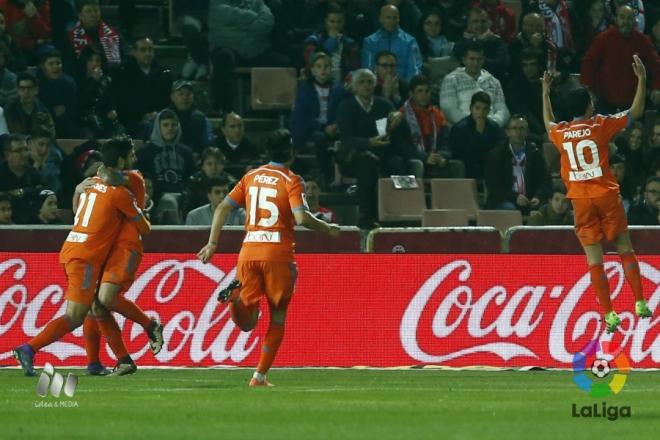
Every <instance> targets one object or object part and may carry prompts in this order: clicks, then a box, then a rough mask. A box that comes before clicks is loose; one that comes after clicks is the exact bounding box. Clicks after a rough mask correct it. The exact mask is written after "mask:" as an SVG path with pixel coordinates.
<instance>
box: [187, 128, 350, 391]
mask: <svg viewBox="0 0 660 440" xmlns="http://www.w3.org/2000/svg"><path fill="white" fill-rule="evenodd" d="M268 152H269V154H270V157H271V162H270V163H268V164H266V165H263V166H261V167H259V168H256V169H253V170H251V171H248V172H247V173H246V174H245V176H244V177H243V178H242V179H241V180H240V182H238V184H236V186H235V187H234V189H233V190H232V191H231V193H229V195H228V196H227V197H226V198H225V199H224V200H223V202H222V203H221V204H220V205H218V207H217V208H216V210H215V213H214V214H213V223H212V225H211V232H210V235H209V242H208V243H207V244H206V245H205V246H204V247H203V248H202V249H201V250H200V251H199V252H198V254H197V256H198V258H199V259H200V260H201V261H202V262H204V263H206V262H208V261H209V260H210V259H211V257H212V256H213V254H214V253H215V251H216V249H217V246H218V240H219V238H220V230H221V229H222V225H223V224H224V223H225V220H226V218H227V215H228V214H229V213H230V212H231V210H232V209H235V208H238V207H245V211H246V213H245V216H246V219H245V230H246V233H245V239H244V240H243V245H242V247H241V252H240V254H239V257H238V266H237V275H236V276H237V280H238V283H237V284H238V287H237V288H235V289H233V290H226V291H227V295H226V296H221V300H222V301H223V302H224V301H229V308H230V312H231V317H232V320H233V321H234V322H235V323H236V325H237V326H238V327H239V328H240V329H241V330H243V331H250V330H252V329H253V328H254V327H255V326H256V325H257V318H258V316H259V302H260V300H261V296H262V295H265V296H266V298H267V300H268V306H269V309H270V324H269V326H268V331H267V333H266V338H265V341H264V344H263V346H262V349H261V354H260V357H259V364H258V365H257V369H256V371H255V372H254V375H253V376H252V379H251V380H250V382H249V385H250V386H272V384H270V383H269V382H268V380H267V379H266V373H268V370H269V369H270V367H271V365H272V364H273V360H274V359H275V355H276V354H277V350H278V348H279V346H280V344H281V342H282V338H283V336H284V322H285V319H286V312H287V307H288V305H289V302H290V301H291V298H292V295H293V290H294V286H295V282H296V276H297V269H296V264H295V262H294V258H293V253H294V246H295V245H294V238H295V237H294V226H295V225H296V224H298V225H302V226H305V227H307V228H309V229H313V230H316V231H320V232H324V233H327V234H330V235H331V236H334V237H336V236H338V235H339V233H340V228H339V226H338V225H336V224H334V223H333V224H329V223H326V222H324V221H323V220H319V219H317V218H315V217H314V216H313V215H312V214H311V213H310V212H309V208H308V207H307V203H306V202H305V199H304V191H305V190H304V187H305V185H304V182H303V179H302V178H301V177H300V176H298V175H296V174H294V173H293V172H292V171H291V170H290V169H289V167H290V166H291V164H292V163H293V160H294V153H293V145H292V143H291V135H290V134H289V132H288V130H284V129H280V130H276V131H275V132H274V133H273V134H272V135H271V136H270V138H269V140H268Z"/></svg>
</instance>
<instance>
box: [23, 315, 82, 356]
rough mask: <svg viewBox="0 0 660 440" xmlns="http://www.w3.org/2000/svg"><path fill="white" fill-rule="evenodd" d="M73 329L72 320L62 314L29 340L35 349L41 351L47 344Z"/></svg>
mask: <svg viewBox="0 0 660 440" xmlns="http://www.w3.org/2000/svg"><path fill="white" fill-rule="evenodd" d="M72 330H73V326H72V325H71V321H69V318H68V317H67V316H61V317H59V318H57V319H55V320H53V321H51V322H49V323H48V325H47V326H46V328H45V329H43V330H42V331H41V333H39V334H38V335H37V336H35V337H34V338H32V339H30V341H28V345H29V346H30V347H32V349H33V350H34V351H39V350H41V349H42V348H43V347H45V346H46V345H49V344H52V343H53V342H55V341H57V340H59V339H60V338H61V337H62V336H64V335H66V334H67V333H69V332H70V331H72Z"/></svg>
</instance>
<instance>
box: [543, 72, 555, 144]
mask: <svg viewBox="0 0 660 440" xmlns="http://www.w3.org/2000/svg"><path fill="white" fill-rule="evenodd" d="M542 84H543V123H544V124H545V131H546V132H548V133H550V130H551V129H552V127H554V126H555V125H556V124H555V115H554V113H552V104H551V103H550V84H552V74H551V73H550V72H548V71H545V72H543V81H542Z"/></svg>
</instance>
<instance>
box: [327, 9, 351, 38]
mask: <svg viewBox="0 0 660 440" xmlns="http://www.w3.org/2000/svg"><path fill="white" fill-rule="evenodd" d="M344 24H346V18H344V14H340V13H337V12H333V13H331V14H328V15H327V16H326V17H325V31H326V32H327V33H328V34H331V35H334V34H341V33H342V32H343V31H344Z"/></svg>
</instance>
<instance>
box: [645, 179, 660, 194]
mask: <svg viewBox="0 0 660 440" xmlns="http://www.w3.org/2000/svg"><path fill="white" fill-rule="evenodd" d="M649 183H660V177H658V176H651V177H649V178H648V179H646V182H644V191H646V187H647V186H648V185H649Z"/></svg>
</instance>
